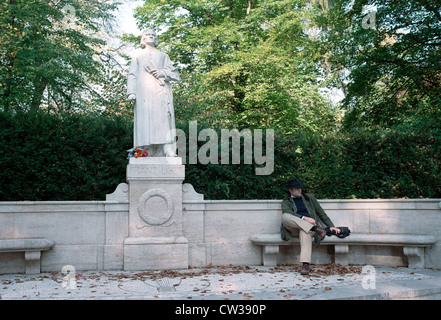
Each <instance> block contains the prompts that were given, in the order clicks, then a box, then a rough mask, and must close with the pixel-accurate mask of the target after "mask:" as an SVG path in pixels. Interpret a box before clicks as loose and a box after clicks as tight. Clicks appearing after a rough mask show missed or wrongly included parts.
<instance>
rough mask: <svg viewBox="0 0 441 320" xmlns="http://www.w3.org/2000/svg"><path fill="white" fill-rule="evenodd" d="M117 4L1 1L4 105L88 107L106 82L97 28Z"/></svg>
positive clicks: (0, 97) (0, 96)
mask: <svg viewBox="0 0 441 320" xmlns="http://www.w3.org/2000/svg"><path fill="white" fill-rule="evenodd" d="M114 8H115V5H114V4H111V3H108V1H106V2H104V1H101V0H89V1H80V0H68V1H52V0H51V1H47V0H33V1H28V0H6V1H2V2H1V3H0V29H1V30H2V32H1V35H0V110H34V111H35V110H38V109H40V108H42V107H44V108H45V109H54V110H60V111H69V112H78V111H85V109H87V108H86V106H90V104H89V103H90V102H91V100H93V99H96V98H97V97H100V92H99V89H98V87H99V86H101V85H102V84H103V83H104V82H106V81H107V79H106V77H105V68H104V64H103V63H102V61H100V55H101V53H102V52H103V51H104V49H103V47H104V44H105V41H104V40H103V39H101V38H100V36H98V33H99V31H101V29H102V28H103V27H102V24H103V23H104V22H105V21H107V20H108V19H110V17H111V13H110V12H111V11H112V10H113V9H114ZM86 111H87V110H86Z"/></svg>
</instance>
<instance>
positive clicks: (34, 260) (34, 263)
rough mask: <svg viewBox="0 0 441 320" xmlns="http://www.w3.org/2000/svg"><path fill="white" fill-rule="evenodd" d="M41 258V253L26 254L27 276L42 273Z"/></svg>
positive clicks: (30, 252)
mask: <svg viewBox="0 0 441 320" xmlns="http://www.w3.org/2000/svg"><path fill="white" fill-rule="evenodd" d="M40 258H41V252H40V251H26V252H25V262H26V269H25V272H26V274H33V273H40Z"/></svg>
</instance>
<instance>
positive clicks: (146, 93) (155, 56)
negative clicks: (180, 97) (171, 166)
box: [127, 29, 180, 157]
mask: <svg viewBox="0 0 441 320" xmlns="http://www.w3.org/2000/svg"><path fill="white" fill-rule="evenodd" d="M157 43H158V42H157V35H156V32H155V31H153V30H150V29H147V30H144V31H143V32H142V38H141V47H142V48H143V49H142V50H139V51H137V52H135V54H134V55H133V57H132V61H131V65H130V70H129V76H128V81H127V100H128V101H135V111H134V116H135V120H134V121H135V123H134V147H138V148H146V149H147V152H148V153H149V156H153V157H163V156H175V153H174V140H175V134H174V132H175V113H174V107H173V94H172V86H171V83H172V82H176V81H179V80H180V77H179V73H178V72H177V69H176V68H175V67H174V66H173V63H172V62H171V60H170V58H169V56H168V55H167V54H166V53H163V52H161V51H159V50H157V49H156V46H157Z"/></svg>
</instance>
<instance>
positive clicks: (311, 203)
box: [280, 193, 334, 245]
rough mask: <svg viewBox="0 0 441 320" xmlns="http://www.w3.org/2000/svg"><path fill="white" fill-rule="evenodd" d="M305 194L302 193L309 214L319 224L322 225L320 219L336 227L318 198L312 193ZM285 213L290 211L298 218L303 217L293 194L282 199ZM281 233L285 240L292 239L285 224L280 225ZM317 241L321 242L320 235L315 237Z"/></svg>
mask: <svg viewBox="0 0 441 320" xmlns="http://www.w3.org/2000/svg"><path fill="white" fill-rule="evenodd" d="M305 195H306V198H308V199H306V198H305V196H304V195H303V194H302V196H301V197H302V200H303V203H304V205H305V207H306V209H307V210H308V212H309V214H310V215H311V218H313V219H314V220H315V221H317V224H318V225H320V224H319V223H320V220H321V221H322V222H323V223H324V224H325V225H326V226H327V227H328V228H332V227H334V224H333V223H332V221H331V219H329V217H328V215H327V214H326V213H325V210H323V208H322V207H321V205H320V204H319V203H318V201H317V199H316V198H315V197H314V196H313V195H312V194H309V193H307V194H305ZM283 213H289V214H292V215H294V216H296V217H298V218H301V217H302V215H301V214H299V213H297V207H296V206H295V204H294V200H293V199H292V197H291V196H288V197H286V198H285V199H283V201H282V214H283ZM280 235H281V236H282V239H283V240H285V241H289V240H291V238H292V236H291V233H290V232H289V231H288V230H287V229H286V228H285V227H284V226H283V224H282V225H281V226H280ZM315 243H316V245H319V244H320V237H318V236H317V237H315Z"/></svg>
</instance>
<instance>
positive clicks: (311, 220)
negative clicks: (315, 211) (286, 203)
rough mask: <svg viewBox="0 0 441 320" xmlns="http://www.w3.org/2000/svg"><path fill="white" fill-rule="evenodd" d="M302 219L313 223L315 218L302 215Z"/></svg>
mask: <svg viewBox="0 0 441 320" xmlns="http://www.w3.org/2000/svg"><path fill="white" fill-rule="evenodd" d="M303 220H305V221H308V222H309V223H311V224H314V225H315V220H314V219H313V218H311V217H305V216H303Z"/></svg>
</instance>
